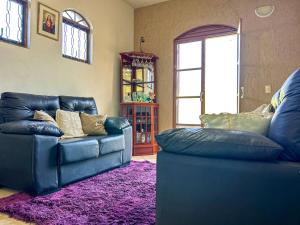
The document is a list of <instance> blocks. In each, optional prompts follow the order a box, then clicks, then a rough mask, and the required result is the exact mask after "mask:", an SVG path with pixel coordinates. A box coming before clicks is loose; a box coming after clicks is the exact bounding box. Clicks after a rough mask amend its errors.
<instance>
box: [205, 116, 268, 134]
mask: <svg viewBox="0 0 300 225" xmlns="http://www.w3.org/2000/svg"><path fill="white" fill-rule="evenodd" d="M200 120H201V124H202V125H203V126H204V127H205V128H218V129H227V130H240V131H249V132H254V133H258V134H261V135H267V133H268V130H269V126H270V123H271V120H272V114H271V113H268V114H261V113H240V114H229V113H221V114H211V115H208V114H207V115H201V116H200Z"/></svg>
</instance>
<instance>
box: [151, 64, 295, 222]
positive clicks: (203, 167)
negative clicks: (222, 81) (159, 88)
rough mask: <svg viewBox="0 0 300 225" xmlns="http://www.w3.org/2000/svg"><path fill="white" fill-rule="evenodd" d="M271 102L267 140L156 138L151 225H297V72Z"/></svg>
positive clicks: (205, 133) (214, 134)
mask: <svg viewBox="0 0 300 225" xmlns="http://www.w3.org/2000/svg"><path fill="white" fill-rule="evenodd" d="M272 104H273V107H274V110H275V114H274V117H273V119H272V122H271V125H270V128H269V132H268V136H267V137H264V136H261V135H258V134H254V133H250V132H242V131H232V130H231V131H230V130H229V131H228V130H218V129H173V130H168V131H165V132H162V133H161V134H160V135H158V136H157V142H158V144H159V145H160V147H161V151H160V152H159V153H158V161H157V205H156V210H157V223H156V224H157V225H299V224H300V69H298V70H296V71H295V72H294V73H293V74H292V75H291V76H290V77H289V78H288V79H287V81H286V82H285V83H284V85H283V86H282V88H281V89H280V90H279V91H278V92H277V93H276V94H275V95H274V97H273V99H272Z"/></svg>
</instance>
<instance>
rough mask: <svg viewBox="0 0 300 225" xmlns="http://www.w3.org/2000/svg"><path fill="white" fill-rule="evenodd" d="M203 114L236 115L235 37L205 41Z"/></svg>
mask: <svg viewBox="0 0 300 225" xmlns="http://www.w3.org/2000/svg"><path fill="white" fill-rule="evenodd" d="M205 52H206V60H205V61H206V65H205V69H206V70H205V113H208V114H211V113H223V112H227V113H237V110H238V108H237V104H238V99H237V93H238V89H237V88H238V86H237V82H238V80H237V72H238V71H237V35H230V36H224V37H217V38H210V39H207V40H206V50H205Z"/></svg>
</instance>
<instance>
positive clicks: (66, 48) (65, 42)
mask: <svg viewBox="0 0 300 225" xmlns="http://www.w3.org/2000/svg"><path fill="white" fill-rule="evenodd" d="M90 33H91V29H90V25H89V23H88V22H87V20H86V19H85V18H84V17H83V16H82V15H80V14H79V13H77V12H75V11H73V10H66V11H64V12H63V26H62V35H63V38H62V54H63V56H64V57H66V58H69V59H73V60H76V61H81V62H84V63H90V46H91V43H90V42H91V38H90Z"/></svg>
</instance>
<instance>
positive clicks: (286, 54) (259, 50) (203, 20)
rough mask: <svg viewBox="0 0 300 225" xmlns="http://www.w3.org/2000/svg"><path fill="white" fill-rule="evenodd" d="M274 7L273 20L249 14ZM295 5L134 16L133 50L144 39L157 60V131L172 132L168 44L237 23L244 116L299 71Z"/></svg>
mask: <svg viewBox="0 0 300 225" xmlns="http://www.w3.org/2000/svg"><path fill="white" fill-rule="evenodd" d="M266 4H274V5H275V6H276V10H275V12H274V14H273V15H272V16H271V17H269V18H265V19H261V18H258V17H256V16H255V14H254V9H255V8H256V7H259V6H263V5H266ZM299 10H300V1H299V0H172V1H169V2H165V3H161V4H157V5H153V6H150V7H145V8H140V9H137V10H135V48H136V50H138V39H139V37H140V36H144V37H145V39H146V43H145V44H144V50H145V51H148V52H153V53H155V54H157V55H158V56H159V57H160V59H159V62H158V101H159V103H160V129H161V130H164V129H168V128H170V127H171V126H172V117H171V116H170V115H172V104H173V94H172V93H173V89H172V88H173V40H174V38H176V37H177V36H178V35H180V34H182V33H183V32H185V31H187V30H189V29H191V28H194V27H197V26H202V25H207V24H227V25H231V26H236V27H237V26H238V22H239V18H241V19H242V21H243V23H242V25H243V30H242V49H241V85H242V86H245V99H243V100H242V101H241V110H242V111H248V110H252V109H254V108H255V107H257V106H259V105H260V104H262V103H265V102H269V100H270V98H271V96H272V95H270V94H265V93H264V86H265V85H268V84H270V85H272V91H273V92H275V91H276V89H278V88H279V87H280V85H281V83H282V82H283V81H284V80H285V79H286V78H287V76H288V74H289V73H290V72H292V71H293V70H295V69H296V68H297V67H299V66H300V45H299V43H300V42H299V41H300V27H299V24H300V14H299Z"/></svg>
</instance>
